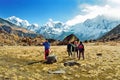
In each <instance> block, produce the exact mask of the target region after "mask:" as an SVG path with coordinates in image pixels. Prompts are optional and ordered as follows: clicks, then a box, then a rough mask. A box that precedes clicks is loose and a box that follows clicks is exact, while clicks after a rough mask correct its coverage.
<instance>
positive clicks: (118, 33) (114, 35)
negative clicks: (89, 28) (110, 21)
mask: <svg viewBox="0 0 120 80" xmlns="http://www.w3.org/2000/svg"><path fill="white" fill-rule="evenodd" d="M100 39H101V40H107V41H109V40H113V41H114V40H120V24H119V25H118V26H116V27H115V28H113V29H112V30H111V31H109V32H108V33H106V34H105V35H104V36H102V37H101V38H100Z"/></svg>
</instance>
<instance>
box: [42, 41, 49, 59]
mask: <svg viewBox="0 0 120 80" xmlns="http://www.w3.org/2000/svg"><path fill="white" fill-rule="evenodd" d="M43 46H44V48H45V60H46V59H47V57H48V55H49V52H50V43H49V42H48V40H47V39H46V41H45V42H44V43H43Z"/></svg>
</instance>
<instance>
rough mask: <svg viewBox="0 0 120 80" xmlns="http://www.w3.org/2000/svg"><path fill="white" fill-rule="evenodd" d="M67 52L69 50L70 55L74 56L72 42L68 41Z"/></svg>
mask: <svg viewBox="0 0 120 80" xmlns="http://www.w3.org/2000/svg"><path fill="white" fill-rule="evenodd" d="M67 52H68V56H71V57H72V43H71V42H68V44H67Z"/></svg>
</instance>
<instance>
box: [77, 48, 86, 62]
mask: <svg viewBox="0 0 120 80" xmlns="http://www.w3.org/2000/svg"><path fill="white" fill-rule="evenodd" d="M81 55H82V58H83V60H84V59H85V57H84V50H79V52H78V59H80V58H81Z"/></svg>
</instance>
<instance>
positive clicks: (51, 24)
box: [36, 19, 69, 39]
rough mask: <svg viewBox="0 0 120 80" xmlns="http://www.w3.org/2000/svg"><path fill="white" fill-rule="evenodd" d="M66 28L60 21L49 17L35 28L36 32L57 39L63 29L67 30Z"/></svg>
mask: <svg viewBox="0 0 120 80" xmlns="http://www.w3.org/2000/svg"><path fill="white" fill-rule="evenodd" d="M68 28H69V27H68V26H66V25H65V24H64V23H62V22H60V21H53V20H52V19H49V21H48V22H47V23H46V24H45V25H43V26H41V27H40V28H39V29H38V30H36V32H37V33H39V34H42V35H43V36H44V37H45V38H50V39H57V38H58V37H59V36H60V35H61V34H62V33H63V32H64V31H66V30H68Z"/></svg>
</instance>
